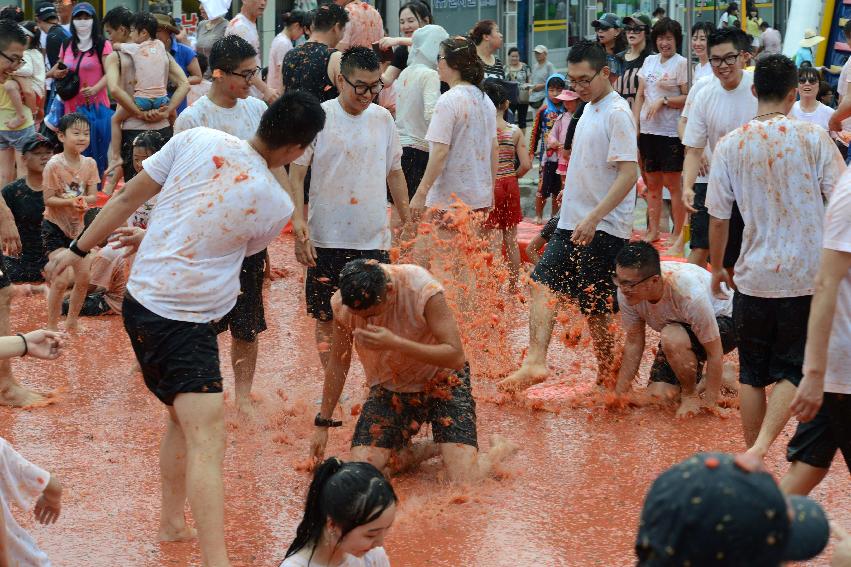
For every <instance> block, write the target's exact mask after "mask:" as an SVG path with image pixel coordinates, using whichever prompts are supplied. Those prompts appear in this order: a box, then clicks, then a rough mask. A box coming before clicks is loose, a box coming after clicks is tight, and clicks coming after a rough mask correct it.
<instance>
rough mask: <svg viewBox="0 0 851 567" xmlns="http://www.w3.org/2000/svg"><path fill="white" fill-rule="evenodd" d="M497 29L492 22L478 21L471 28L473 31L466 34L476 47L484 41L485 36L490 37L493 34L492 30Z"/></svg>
mask: <svg viewBox="0 0 851 567" xmlns="http://www.w3.org/2000/svg"><path fill="white" fill-rule="evenodd" d="M495 27H497V24H496V22H495V21H493V20H480V21H478V22H476V25H475V26H473V29H471V30H470V33H469V34H467V35H468V36H469V37H470V39H471V40H473V43H475V44H476V45H480V44H481V43H482V41H484V39H485V36H486V35H490V34H492V33H493V29H494V28H495Z"/></svg>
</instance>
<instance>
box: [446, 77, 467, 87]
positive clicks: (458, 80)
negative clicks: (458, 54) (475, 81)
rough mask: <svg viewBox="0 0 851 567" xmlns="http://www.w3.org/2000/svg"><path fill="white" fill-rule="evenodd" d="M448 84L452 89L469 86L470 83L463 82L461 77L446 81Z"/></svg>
mask: <svg viewBox="0 0 851 567" xmlns="http://www.w3.org/2000/svg"><path fill="white" fill-rule="evenodd" d="M446 84H448V85H449V88H450V89H451V88H452V87H457V86H458V85H469V84H470V83H468V82H467V81H465V80H463V79H462V78H461V77H457V78H452V79H449V80H448V81H446Z"/></svg>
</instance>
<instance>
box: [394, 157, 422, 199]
mask: <svg viewBox="0 0 851 567" xmlns="http://www.w3.org/2000/svg"><path fill="white" fill-rule="evenodd" d="M427 165H428V152H426V151H423V150H419V149H417V148H412V147H410V146H405V147H404V148H402V173H404V174H405V182H406V183H407V184H408V199H413V198H414V193H416V192H417V188H419V186H420V181H422V180H423V176H424V175H425V170H426V166H427ZM388 199H389V201H390V202H391V203H392V202H393V197H392V195H390V193H389V191H388Z"/></svg>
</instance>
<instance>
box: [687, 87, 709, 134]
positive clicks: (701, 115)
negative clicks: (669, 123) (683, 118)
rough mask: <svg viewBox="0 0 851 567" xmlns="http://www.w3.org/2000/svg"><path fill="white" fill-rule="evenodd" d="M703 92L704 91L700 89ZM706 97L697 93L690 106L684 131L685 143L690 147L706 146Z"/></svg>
mask: <svg viewBox="0 0 851 567" xmlns="http://www.w3.org/2000/svg"><path fill="white" fill-rule="evenodd" d="M700 92H701V93H702V92H704V91H700ZM704 98H706V97H705V96H704V97H701V96H700V94H696V95H695V97H694V100H693V101H692V104H691V106H690V107H689V115H688V121H687V122H686V130H685V132H684V133H683V145H684V146H688V147H690V148H705V147H706V141H707V136H706V103H705V102H704V100H703V99H704Z"/></svg>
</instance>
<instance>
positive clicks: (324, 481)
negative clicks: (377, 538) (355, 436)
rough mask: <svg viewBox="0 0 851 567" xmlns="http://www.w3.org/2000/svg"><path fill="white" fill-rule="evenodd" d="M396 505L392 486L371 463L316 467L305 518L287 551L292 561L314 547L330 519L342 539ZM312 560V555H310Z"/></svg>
mask: <svg viewBox="0 0 851 567" xmlns="http://www.w3.org/2000/svg"><path fill="white" fill-rule="evenodd" d="M396 501H397V497H396V493H395V492H394V491H393V486H391V484H390V483H389V482H388V481H387V479H386V478H384V475H382V474H381V471H379V470H378V469H377V468H375V467H374V466H372V465H371V464H369V463H359V462H350V463H344V462H343V461H341V460H340V459H338V458H336V457H331V458H330V459H327V460H326V461H325V462H323V463H322V464H321V465H319V466H318V467H316V472H315V473H313V480H312V481H311V483H310V488H308V490H307V501H306V502H305V506H304V517H302V519H301V523H299V525H298V528H297V529H296V535H295V539H294V540H293V542H292V544H290V547H289V549H288V550H287V555H286V557H291V556H293V555H295V554H296V553H298V552H299V551H301V550H302V549H304V548H306V547H308V546H313V547H314V551H315V546H316V544H317V543H319V540H320V538H321V537H322V531H323V530H324V529H325V524H326V523H327V521H328V519H329V518H330V519H331V521H333V522H334V524H335V525H336V526H338V527H339V528H340V539H341V540H342V539H343V538H344V537H346V535H347V534H348V533H349V532H350V531H352V530H353V529H355V528H357V527H358V526H363V525H366V524H368V523H370V522H374V521H375V520H377V519H378V518H379V517H380V516H381V514H383V513H384V511H385V510H386V509H387V508H389V507H390V506H392V505H393V504H395V503H396ZM310 557H311V558H313V551H311V553H310Z"/></svg>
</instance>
